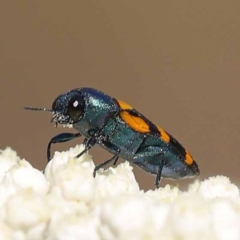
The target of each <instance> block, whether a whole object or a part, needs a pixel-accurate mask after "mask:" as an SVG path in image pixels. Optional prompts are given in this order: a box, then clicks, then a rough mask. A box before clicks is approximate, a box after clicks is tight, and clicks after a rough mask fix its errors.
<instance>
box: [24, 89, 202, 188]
mask: <svg viewBox="0 0 240 240" xmlns="http://www.w3.org/2000/svg"><path fill="white" fill-rule="evenodd" d="M25 109H28V110H36V111H48V112H51V113H52V114H53V118H52V120H51V122H54V123H55V124H56V125H58V124H63V125H67V126H73V127H74V128H75V129H76V130H77V133H76V134H73V133H61V134H59V135H57V136H55V137H53V138H52V139H51V140H50V142H49V144H48V147H47V158H48V161H50V159H51V157H50V156H51V155H50V148H51V145H52V144H53V143H60V142H66V141H69V140H72V139H74V138H76V137H80V136H84V137H85V139H84V144H85V149H84V150H83V151H82V152H81V153H79V154H78V155H77V156H76V157H80V156H81V155H82V154H84V153H85V152H87V151H88V150H89V149H91V148H92V147H93V146H94V145H95V144H98V145H100V146H101V147H102V148H104V149H106V150H107V151H108V152H110V153H112V154H113V157H112V158H110V159H109V160H107V161H105V162H103V163H102V164H99V165H98V166H96V167H95V169H94V172H93V175H94V177H95V175H96V171H97V170H98V169H100V168H102V167H104V166H105V165H106V164H108V163H110V162H114V165H115V164H116V163H117V160H118V158H119V157H121V158H123V159H125V160H127V161H129V162H131V163H133V164H135V165H137V166H139V167H140V168H142V169H144V170H145V171H147V172H149V173H151V174H155V175H156V180H155V185H156V187H159V182H160V179H161V177H163V178H170V179H181V178H185V177H194V176H197V175H199V173H200V172H199V169H198V166H197V163H196V162H195V161H194V159H193V158H192V156H191V155H190V153H189V152H188V151H186V150H185V148H184V147H183V146H182V145H181V144H180V143H179V142H178V141H177V140H176V139H174V138H173V137H172V136H171V135H170V134H169V133H167V132H166V131H164V130H163V129H162V128H161V127H159V126H157V125H155V124H153V123H152V122H151V121H149V120H148V119H147V118H146V117H145V116H143V115H142V114H141V113H139V112H138V111H137V110H136V109H134V108H133V107H131V106H130V105H129V104H127V103H125V102H123V101H120V100H117V99H115V98H112V97H110V96H108V95H107V94H105V93H103V92H100V91H98V90H96V89H92V88H77V89H73V90H71V91H69V92H66V93H63V94H61V95H60V96H58V97H57V98H56V100H55V101H54V102H53V104H52V109H47V108H32V107H31V108H29V107H27V108H25Z"/></svg>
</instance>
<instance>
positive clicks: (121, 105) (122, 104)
mask: <svg viewBox="0 0 240 240" xmlns="http://www.w3.org/2000/svg"><path fill="white" fill-rule="evenodd" d="M117 102H118V104H119V106H120V108H121V109H122V110H130V109H133V107H132V106H130V105H129V104H127V103H125V102H123V101H121V100H117Z"/></svg>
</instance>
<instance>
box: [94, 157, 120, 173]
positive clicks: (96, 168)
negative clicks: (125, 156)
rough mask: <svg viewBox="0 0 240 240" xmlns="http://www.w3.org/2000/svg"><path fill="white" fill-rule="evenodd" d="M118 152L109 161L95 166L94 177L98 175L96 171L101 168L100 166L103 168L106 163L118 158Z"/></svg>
mask: <svg viewBox="0 0 240 240" xmlns="http://www.w3.org/2000/svg"><path fill="white" fill-rule="evenodd" d="M118 158H119V157H118V154H116V155H114V156H113V157H111V158H110V159H108V160H107V161H105V162H103V163H100V164H99V165H97V166H96V167H95V168H94V171H93V177H96V172H97V170H99V169H100V168H103V167H104V166H105V165H107V164H108V163H110V162H112V161H114V160H115V161H116V159H118Z"/></svg>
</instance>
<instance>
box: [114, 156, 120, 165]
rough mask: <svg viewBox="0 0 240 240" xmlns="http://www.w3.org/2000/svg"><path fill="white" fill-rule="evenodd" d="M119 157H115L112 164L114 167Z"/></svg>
mask: <svg viewBox="0 0 240 240" xmlns="http://www.w3.org/2000/svg"><path fill="white" fill-rule="evenodd" d="M118 159H119V157H117V158H116V159H115V161H114V163H113V165H116V164H117V161H118Z"/></svg>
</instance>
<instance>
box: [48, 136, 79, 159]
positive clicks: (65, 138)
mask: <svg viewBox="0 0 240 240" xmlns="http://www.w3.org/2000/svg"><path fill="white" fill-rule="evenodd" d="M77 137H81V133H75V134H74V133H60V134H58V135H56V136H55V137H53V138H52V139H51V140H50V142H49V143H48V146H47V160H48V162H49V161H50V160H51V151H50V150H51V146H52V144H54V143H63V142H68V141H70V140H72V139H74V138H77Z"/></svg>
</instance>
